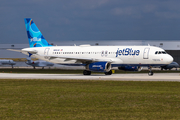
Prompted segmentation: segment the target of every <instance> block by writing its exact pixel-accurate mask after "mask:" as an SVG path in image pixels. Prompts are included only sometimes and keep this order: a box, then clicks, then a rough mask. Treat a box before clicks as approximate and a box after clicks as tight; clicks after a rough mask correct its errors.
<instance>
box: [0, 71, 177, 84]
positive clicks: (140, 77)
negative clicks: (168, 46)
mask: <svg viewBox="0 0 180 120" xmlns="http://www.w3.org/2000/svg"><path fill="white" fill-rule="evenodd" d="M0 79H49V80H116V81H178V82H180V73H155V74H154V75H153V76H148V74H145V73H144V74H112V75H103V74H92V75H90V76H84V75H82V74H19V73H0Z"/></svg>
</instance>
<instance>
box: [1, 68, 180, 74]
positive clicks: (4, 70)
mask: <svg viewBox="0 0 180 120" xmlns="http://www.w3.org/2000/svg"><path fill="white" fill-rule="evenodd" d="M148 72H149V71H148V70H142V71H123V70H115V74H126V73H127V74H128V73H136V74H137V73H148ZM153 72H154V73H180V71H179V70H178V71H176V70H170V71H169V70H164V71H161V70H154V71H153ZM0 73H47V74H83V70H63V69H25V68H14V69H11V68H1V69H0ZM92 74H104V73H101V72H92Z"/></svg>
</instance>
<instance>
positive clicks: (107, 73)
mask: <svg viewBox="0 0 180 120" xmlns="http://www.w3.org/2000/svg"><path fill="white" fill-rule="evenodd" d="M104 74H105V75H111V74H112V70H110V71H109V72H105V73H104Z"/></svg>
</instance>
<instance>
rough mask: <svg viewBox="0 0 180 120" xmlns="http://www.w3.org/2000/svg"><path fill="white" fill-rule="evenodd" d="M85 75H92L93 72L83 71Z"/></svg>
mask: <svg viewBox="0 0 180 120" xmlns="http://www.w3.org/2000/svg"><path fill="white" fill-rule="evenodd" d="M83 75H91V71H88V70H84V71H83Z"/></svg>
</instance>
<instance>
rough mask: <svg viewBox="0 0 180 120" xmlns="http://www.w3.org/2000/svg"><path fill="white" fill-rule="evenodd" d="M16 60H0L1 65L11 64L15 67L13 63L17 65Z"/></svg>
mask: <svg viewBox="0 0 180 120" xmlns="http://www.w3.org/2000/svg"><path fill="white" fill-rule="evenodd" d="M15 64H16V62H14V61H13V60H6V59H1V60H0V66H2V65H11V66H12V68H13V65H15Z"/></svg>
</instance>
